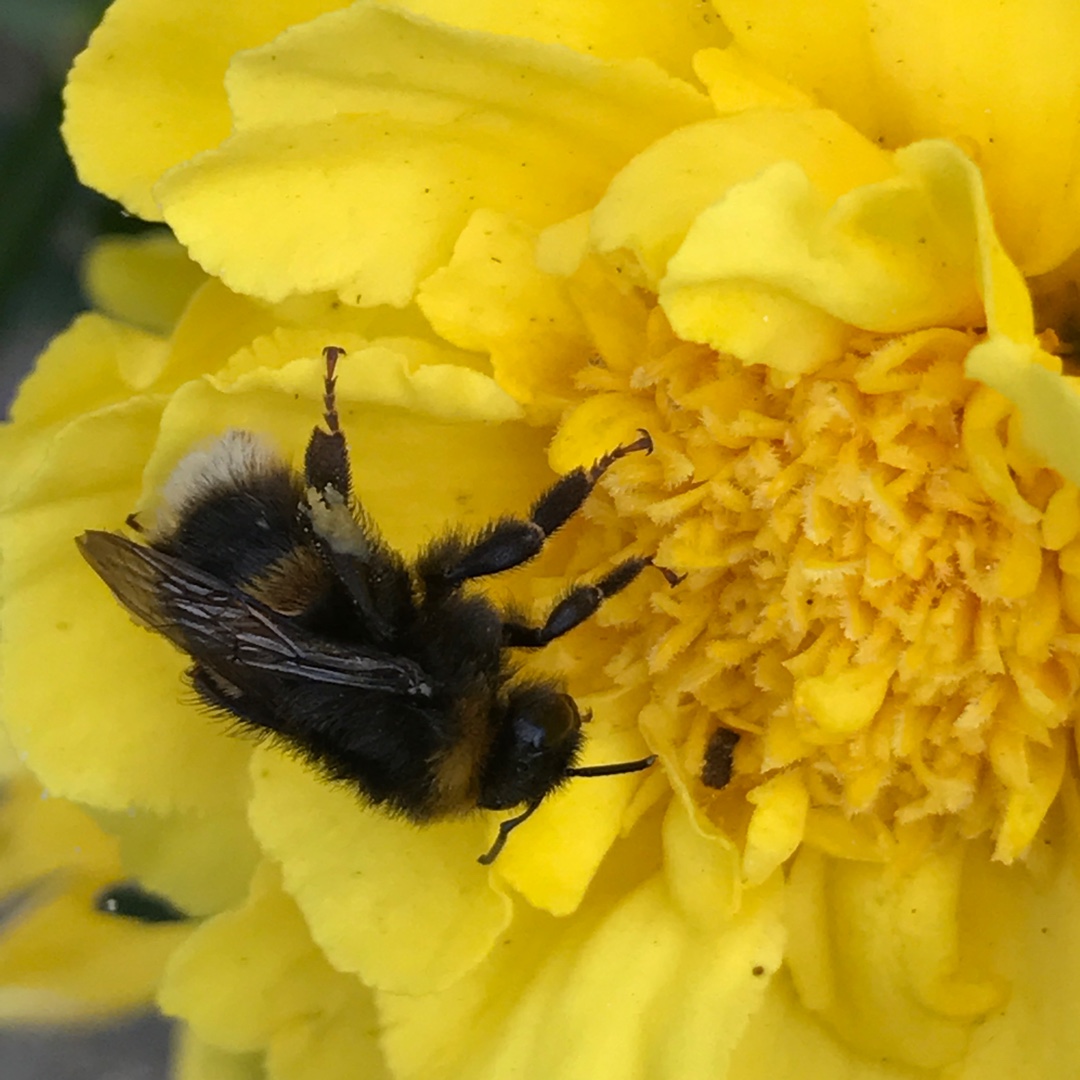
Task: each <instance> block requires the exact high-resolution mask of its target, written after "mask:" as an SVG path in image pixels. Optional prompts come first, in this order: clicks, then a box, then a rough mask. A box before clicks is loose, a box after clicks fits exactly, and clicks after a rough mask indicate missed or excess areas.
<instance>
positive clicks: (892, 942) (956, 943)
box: [786, 842, 1008, 1069]
mask: <svg viewBox="0 0 1080 1080" xmlns="http://www.w3.org/2000/svg"><path fill="white" fill-rule="evenodd" d="M964 852H965V848H964V846H963V845H961V844H960V843H959V842H954V843H953V844H951V845H942V846H941V847H940V849H939V850H925V849H922V850H917V851H915V852H913V853H912V854H911V855H910V856H909V857H908V858H907V860H906V861H904V862H898V861H896V860H894V861H893V862H892V863H891V864H888V865H884V866H882V865H874V864H867V863H858V862H850V861H846V860H842V859H832V858H829V857H827V856H823V855H820V854H818V853H817V852H814V851H812V850H810V849H807V848H803V849H802V851H800V853H799V854H798V856H797V857H796V859H795V862H794V865H793V867H792V870H791V875H790V880H789V887H788V895H787V904H786V911H787V919H788V926H789V938H788V941H789V946H788V955H787V959H788V963H789V965H790V968H791V972H792V976H793V978H794V981H795V985H796V987H797V988H798V991H799V995H800V997H801V999H802V1001H803V1003H804V1005H805V1006H806V1007H807V1008H809V1009H810V1010H812V1011H813V1012H814V1013H816V1014H818V1015H819V1016H820V1017H821V1018H822V1019H824V1020H826V1021H827V1022H828V1024H829V1025H830V1026H831V1027H832V1028H833V1030H834V1031H835V1032H836V1033H837V1035H838V1036H839V1037H840V1038H841V1039H842V1040H843V1041H844V1042H845V1043H847V1044H848V1045H849V1046H851V1047H852V1048H854V1049H855V1050H857V1051H859V1052H861V1053H863V1054H865V1055H867V1056H868V1057H870V1058H872V1059H875V1060H886V1061H892V1062H896V1063H898V1064H900V1065H906V1066H911V1067H914V1068H920V1069H940V1068H943V1067H944V1066H947V1065H950V1064H955V1063H956V1062H958V1061H960V1060H961V1059H962V1057H963V1054H964V1051H965V1048H966V1045H967V1040H968V1036H969V1033H970V1021H972V1020H976V1019H980V1020H981V1019H983V1018H985V1017H986V1016H987V1015H989V1014H990V1012H991V1011H992V1010H994V1009H996V1008H999V1007H1000V1006H1001V1005H1002V1004H1003V1003H1004V1001H1005V1000H1006V998H1007V997H1008V989H1007V987H1006V984H1005V983H1004V982H1003V981H1002V979H1001V978H1000V977H999V976H998V974H997V972H996V971H994V969H993V968H989V969H988V968H987V967H986V966H985V965H984V964H983V962H982V960H981V959H979V958H976V957H973V956H971V955H969V953H968V952H967V951H966V950H964V951H962V950H961V947H960V929H961V922H962V920H961V919H960V916H959V912H958V904H959V897H960V888H961V882H962V867H963V861H964ZM980 857H982V858H985V847H984V848H983V849H982V855H981V856H980Z"/></svg>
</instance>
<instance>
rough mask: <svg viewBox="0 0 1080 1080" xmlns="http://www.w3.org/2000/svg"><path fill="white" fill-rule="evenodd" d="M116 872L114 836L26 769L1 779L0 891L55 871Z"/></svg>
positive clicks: (17, 888)
mask: <svg viewBox="0 0 1080 1080" xmlns="http://www.w3.org/2000/svg"><path fill="white" fill-rule="evenodd" d="M76 869H77V870H79V871H81V872H83V873H92V872H94V871H100V873H101V875H102V876H103V877H108V876H109V874H119V873H120V858H119V853H118V850H117V845H116V841H115V840H113V839H112V838H111V837H110V836H107V835H106V834H105V833H103V832H102V831H101V829H100V828H99V827H98V826H97V825H95V824H94V822H93V821H92V820H91V819H90V818H89V817H88V816H87V814H86V813H85V811H83V810H81V809H80V808H79V807H77V806H76V805H75V804H74V803H71V802H68V801H67V799H60V798H55V797H50V796H49V795H48V793H47V792H45V791H43V790H42V788H41V785H40V784H38V783H37V782H36V781H34V780H33V779H32V778H31V777H30V776H29V775H28V774H27V773H26V772H20V773H17V774H16V775H15V776H13V777H12V778H11V779H10V780H7V781H5V785H4V793H3V801H2V802H0V896H4V895H6V894H8V893H14V892H16V891H17V890H19V889H22V888H24V887H26V886H27V885H31V884H33V883H34V882H35V881H38V880H39V879H41V878H44V877H45V876H47V875H48V874H50V873H52V872H53V871H56V870H69V871H70V870H76Z"/></svg>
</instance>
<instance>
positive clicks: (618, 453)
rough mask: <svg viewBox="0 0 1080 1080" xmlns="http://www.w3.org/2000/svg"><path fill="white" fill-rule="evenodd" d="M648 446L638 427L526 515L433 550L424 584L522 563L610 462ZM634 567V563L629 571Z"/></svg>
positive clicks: (452, 583) (450, 584)
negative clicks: (627, 440) (467, 540)
mask: <svg viewBox="0 0 1080 1080" xmlns="http://www.w3.org/2000/svg"><path fill="white" fill-rule="evenodd" d="M652 446H653V444H652V438H651V437H650V435H649V433H648V432H647V431H644V430H643V431H641V432H640V433H639V436H638V438H637V439H635V440H634V441H633V442H630V443H625V444H624V445H622V446H617V447H616V448H615V449H614V450H612V451H610V452H609V453H607V454H605V455H604V456H603V457H602V458H600V459H599V460H597V461H596V462H595V463H594V464H593V465H592V466H591V467H590V468H588V469H586V468H577V469H574V470H573V471H572V472H568V473H567V474H566V475H565V476H562V477H560V478H559V479H558V480H556V481H555V483H554V484H552V485H551V487H549V488H548V489H547V491H545V492H544V493H543V494H542V495H541V496H540V498H539V499H537V500H536V502H535V503H533V506H532V509H531V510H530V511H529V517H528V519H527V520H522V519H521V518H510V517H508V518H502V519H501V520H500V521H496V522H495V523H494V524H492V525H490V526H489V527H488V528H486V529H485V530H484V531H483V532H481V533H480V535H479V537H477V539H476V540H475V541H473V542H472V543H469V544H467V545H464V546H462V545H454V546H449V547H446V548H443V549H440V548H435V549H433V551H432V554H431V555H430V557H429V558H427V559H426V560H424V562H423V565H422V566H421V574H422V576H423V577H424V579H425V580H426V581H427V582H428V583H429V584H434V585H437V586H441V587H442V588H444V589H445V588H451V589H452V588H456V587H457V586H458V585H460V584H461V583H462V582H464V581H468V580H469V579H470V578H478V577H488V576H489V575H491V574H501V573H502V572H503V571H504V570H510V569H511V568H512V567H515V566H520V565H521V564H522V563H526V562H528V561H529V560H530V559H531V558H533V556H535V555H537V554H538V553H539V551H540V549H541V548H542V547H543V546H544V541H545V540H547V538H548V537H549V536H551V534H552V533H554V532H555V531H556V530H557V529H560V528H562V526H563V525H565V524H566V523H567V522H568V521H569V520H570V518H572V517H573V516H574V514H575V513H577V511H578V510H579V509H581V504H582V503H583V502H584V501H585V500H586V499H587V498H588V497H589V493H590V492H591V491H592V489H593V488H594V487H596V483H597V481H598V480H599V479H600V477H601V476H603V475H604V473H605V472H607V470H608V469H610V468H611V466H612V465H614V464H615V462H616V461H618V460H619V459H620V458H623V457H626V455H627V454H632V453H635V452H636V451H639V450H644V451H645V452H646V453H648V454H651V453H652ZM623 565H628V564H623ZM642 565H644V564H642ZM640 569H641V567H638V569H637V570H635V571H634V575H633V576H636V575H637V573H638V572H639V571H640ZM615 572H616V571H612V574H614V573H615ZM609 576H611V575H609ZM629 580H633V577H631V578H630V579H629ZM627 583H629V582H627ZM590 587H595V586H590ZM619 588H622V586H621V585H620V586H619ZM616 591H618V590H616ZM567 599H569V597H567ZM593 610H595V608H594V609H593ZM553 614H554V613H553ZM583 617H585V616H583ZM578 621H579V622H580V619H579V620H578ZM575 625H576V624H575Z"/></svg>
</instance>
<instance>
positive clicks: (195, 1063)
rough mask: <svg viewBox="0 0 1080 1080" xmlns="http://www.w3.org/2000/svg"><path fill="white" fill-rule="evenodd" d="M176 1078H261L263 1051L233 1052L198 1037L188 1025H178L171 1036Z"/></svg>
mask: <svg viewBox="0 0 1080 1080" xmlns="http://www.w3.org/2000/svg"><path fill="white" fill-rule="evenodd" d="M173 1055H174V1060H173V1074H174V1075H175V1077H176V1080H264V1078H265V1076H266V1071H265V1069H264V1067H263V1055H262V1054H233V1053H230V1052H229V1051H228V1050H222V1049H221V1048H220V1047H217V1046H212V1045H211V1044H210V1043H205V1042H203V1041H202V1040H201V1039H199V1038H198V1037H197V1036H196V1035H195V1033H194V1032H193V1031H191V1029H190V1028H187V1027H184V1026H183V1025H178V1026H177V1033H176V1036H175V1038H174V1040H173Z"/></svg>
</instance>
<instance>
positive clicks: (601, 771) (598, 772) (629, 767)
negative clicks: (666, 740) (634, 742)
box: [566, 754, 656, 776]
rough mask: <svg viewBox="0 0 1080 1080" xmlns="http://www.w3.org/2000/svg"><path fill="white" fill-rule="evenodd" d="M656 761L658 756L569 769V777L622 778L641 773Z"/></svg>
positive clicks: (653, 755)
mask: <svg viewBox="0 0 1080 1080" xmlns="http://www.w3.org/2000/svg"><path fill="white" fill-rule="evenodd" d="M655 761H656V755H655V754H650V755H649V756H648V757H643V758H639V759H638V760H637V761H620V762H618V763H617V764H615V765H586V766H584V767H583V768H579V769H567V770H566V775H567V776H621V775H622V774H623V773H631V772H641V770H642V769H647V768H648V767H649V766H650V765H652V764H654V763H655Z"/></svg>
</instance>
